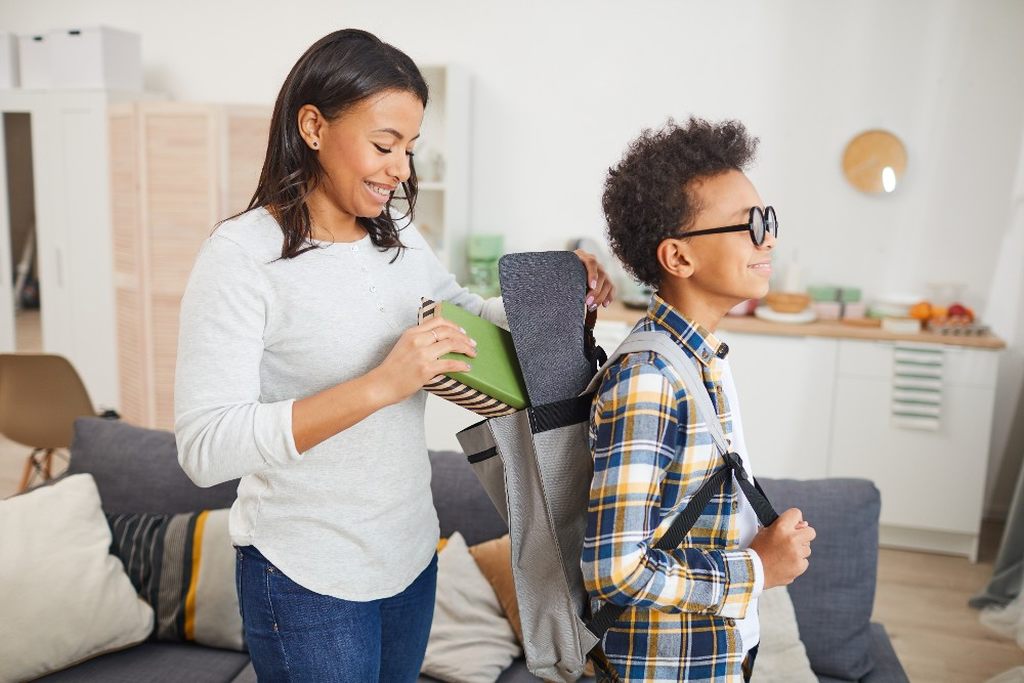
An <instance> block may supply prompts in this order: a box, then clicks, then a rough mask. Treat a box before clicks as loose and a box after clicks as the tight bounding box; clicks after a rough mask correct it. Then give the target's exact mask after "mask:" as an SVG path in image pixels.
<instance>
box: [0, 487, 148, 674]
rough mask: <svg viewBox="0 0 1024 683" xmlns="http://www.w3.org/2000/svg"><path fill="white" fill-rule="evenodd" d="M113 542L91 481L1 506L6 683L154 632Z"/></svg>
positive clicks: (0, 658) (1, 645)
mask: <svg viewBox="0 0 1024 683" xmlns="http://www.w3.org/2000/svg"><path fill="white" fill-rule="evenodd" d="M110 540H111V536H110V527H108V526H107V520H106V518H105V517H104V516H103V510H102V509H101V507H100V494H99V491H97V490H96V482H95V481H93V478H92V475H88V474H78V475H74V476H71V477H68V478H66V479H64V480H63V481H60V482H57V483H56V484H54V485H52V486H45V487H42V488H40V489H38V490H36V491H32V492H31V493H26V494H25V495H22V496H17V497H14V498H10V499H8V500H4V501H0V605H2V608H0V611H2V618H0V662H3V664H2V666H0V680H2V681H20V680H25V679H29V678H35V677H37V676H42V675H43V674H46V673H50V672H52V671H57V670H59V669H63V668H65V667H68V666H70V665H72V664H76V663H78V662H82V661H84V660H86V659H89V658H91V657H95V656H96V655H99V654H102V653H104V652H110V651H113V650H119V649H122V648H125V647H128V646H130V645H134V644H136V643H140V642H142V641H144V640H145V639H146V638H147V637H148V636H149V634H150V633H151V632H152V631H153V610H152V609H151V608H150V606H149V605H147V604H146V603H145V602H143V601H142V600H141V599H140V598H139V597H138V595H136V593H135V589H134V588H133V587H132V584H131V582H130V581H129V580H128V576H127V574H125V571H124V565H122V564H121V561H120V560H118V559H117V558H116V557H114V556H113V555H111V554H110Z"/></svg>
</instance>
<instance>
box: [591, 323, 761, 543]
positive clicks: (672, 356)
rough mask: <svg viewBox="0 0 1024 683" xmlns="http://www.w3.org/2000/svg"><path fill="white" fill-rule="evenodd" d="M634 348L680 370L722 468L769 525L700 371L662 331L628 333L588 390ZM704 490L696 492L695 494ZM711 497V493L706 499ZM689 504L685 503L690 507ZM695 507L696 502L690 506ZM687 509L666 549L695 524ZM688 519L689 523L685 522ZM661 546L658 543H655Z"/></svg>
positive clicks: (670, 534)
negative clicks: (724, 429)
mask: <svg viewBox="0 0 1024 683" xmlns="http://www.w3.org/2000/svg"><path fill="white" fill-rule="evenodd" d="M636 351H653V352H654V353H656V354H658V355H659V356H661V357H662V358H664V359H665V360H667V361H668V362H669V363H670V364H671V365H672V367H673V368H674V369H675V370H676V372H677V373H679V376H680V378H681V379H682V381H683V386H684V387H685V388H686V391H687V395H688V396H689V397H690V399H691V400H692V401H693V402H694V404H695V405H696V407H697V410H698V412H699V414H700V416H701V419H702V420H703V421H704V423H705V424H706V425H707V429H708V432H709V433H710V434H711V438H712V439H713V440H714V442H715V446H716V447H717V448H718V451H719V453H720V454H721V455H722V457H723V458H724V459H725V463H726V468H725V469H724V470H723V471H729V472H733V473H735V474H736V480H737V482H738V483H739V485H740V489H741V490H742V491H743V493H744V495H746V497H747V500H748V501H750V504H751V507H753V508H754V512H756V513H757V517H758V519H759V520H760V521H761V524H763V525H764V526H769V525H770V524H771V523H772V522H774V521H775V519H776V518H777V517H778V514H777V513H776V512H775V510H774V508H773V507H772V505H771V503H770V502H769V501H768V499H767V497H766V496H765V495H764V493H763V492H762V491H761V487H760V486H758V485H757V484H756V482H751V481H750V477H749V476H748V475H747V471H746V470H745V469H744V467H743V462H742V460H740V457H739V455H738V454H736V453H735V452H733V451H732V450H731V448H730V445H731V444H730V443H729V441H728V439H726V437H725V432H723V431H722V423H721V422H720V421H719V419H718V412H717V411H716V410H715V406H714V404H712V403H711V396H709V395H708V392H707V390H706V389H705V387H704V380H703V379H701V376H700V373H699V372H698V370H697V366H696V364H695V361H694V360H693V359H691V358H690V357H689V356H687V355H686V353H685V352H684V351H683V350H682V349H681V348H679V346H678V345H677V344H676V343H675V342H674V341H672V339H670V338H669V337H668V336H667V335H665V334H662V333H661V332H654V331H651V332H633V333H632V334H630V335H629V336H628V337H627V338H626V340H625V341H623V342H622V344H620V345H619V347H618V348H617V349H615V351H614V352H613V353H612V354H611V356H609V358H608V361H607V362H606V363H604V365H602V366H601V369H600V370H599V371H598V373H597V375H595V377H594V378H593V380H591V382H590V386H588V387H587V391H595V390H596V389H597V386H598V385H599V383H600V382H601V379H602V378H603V376H604V372H605V370H607V369H608V367H609V366H610V365H611V364H612V363H613V362H614V361H615V360H617V359H618V358H620V357H621V356H623V355H625V354H627V353H632V352H636ZM723 482H724V478H723V480H722V481H717V480H716V481H715V485H716V488H719V489H720V488H721V484H722V483H723ZM711 484H712V482H711V481H710V480H709V481H708V482H707V483H706V484H705V486H704V488H705V489H711V488H712V486H711ZM700 493H704V491H703V490H702V491H699V492H698V494H700ZM709 497H710V492H709V495H708V498H709ZM699 502H700V500H699V498H698V496H697V495H695V496H694V499H693V500H691V503H693V504H696V503H699ZM706 505H707V500H705V501H704V505H701V506H700V508H699V509H698V510H696V512H697V514H698V516H699V513H700V512H701V511H703V508H704V506H706ZM690 507H691V505H688V506H687V509H689V508H690ZM692 507H695V508H696V505H692ZM686 512H687V510H684V511H683V513H680V515H679V517H677V518H676V521H675V523H673V525H672V527H671V528H670V529H669V530H668V532H666V533H665V535H664V536H663V537H662V539H661V540H662V541H665V542H666V545H665V546H664V547H665V548H674V547H676V546H678V545H679V544H680V543H681V542H682V540H683V538H684V537H685V536H686V534H687V533H689V531H690V528H691V527H692V526H693V525H694V524H695V523H696V521H697V518H696V517H694V518H693V520H692V521H689V518H690V517H691V516H692V515H689V514H685V513H686ZM687 521H689V524H688V525H686V526H683V525H684V524H686V522H687ZM658 545H659V547H662V545H661V543H659V544H658Z"/></svg>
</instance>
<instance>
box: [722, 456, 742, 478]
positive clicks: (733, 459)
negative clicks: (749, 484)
mask: <svg viewBox="0 0 1024 683" xmlns="http://www.w3.org/2000/svg"><path fill="white" fill-rule="evenodd" d="M722 459H723V460H725V466H726V467H728V468H729V469H731V470H732V471H733V473H734V474H735V475H736V478H737V479H743V480H746V478H747V471H746V470H745V469H743V461H742V460H740V456H739V453H734V452H733V451H728V452H726V453H725V454H724V455H723V456H722Z"/></svg>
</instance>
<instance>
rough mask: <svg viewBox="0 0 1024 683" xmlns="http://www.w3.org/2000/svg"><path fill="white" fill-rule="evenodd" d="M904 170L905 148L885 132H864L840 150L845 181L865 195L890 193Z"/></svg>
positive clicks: (905, 166)
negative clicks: (843, 149) (841, 151)
mask: <svg viewBox="0 0 1024 683" xmlns="http://www.w3.org/2000/svg"><path fill="white" fill-rule="evenodd" d="M906 170H907V150H906V148H905V147H904V146H903V143H902V142H900V139H899V138H898V137H896V136H895V135H893V134H892V133H890V132H889V131H885V130H869V131H865V132H863V133H861V134H860V135H858V136H857V137H855V138H854V139H852V140H850V144H848V145H846V151H845V152H844V153H843V173H844V174H845V175H846V180H847V181H849V183H850V184H851V185H853V186H854V187H855V188H857V189H858V190H860V191H861V192H867V193H868V194H885V193H888V192H893V191H894V190H895V189H896V186H897V185H898V184H899V182H900V179H901V178H903V173H904V172H905V171H906Z"/></svg>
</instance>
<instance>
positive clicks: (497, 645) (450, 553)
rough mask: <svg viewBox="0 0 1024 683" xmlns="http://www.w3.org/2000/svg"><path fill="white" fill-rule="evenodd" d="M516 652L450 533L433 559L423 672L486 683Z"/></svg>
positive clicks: (479, 577) (460, 543) (493, 598)
mask: <svg viewBox="0 0 1024 683" xmlns="http://www.w3.org/2000/svg"><path fill="white" fill-rule="evenodd" d="M520 654H522V649H521V648H520V647H519V643H518V642H517V641H516V634H515V633H514V632H513V631H512V627H511V626H510V625H509V623H508V620H507V619H506V618H505V616H504V615H503V613H502V611H501V605H500V604H499V603H498V596H497V595H495V594H494V589H493V588H491V584H490V583H489V582H488V581H487V579H486V577H484V575H483V573H482V572H481V571H480V568H479V567H478V566H477V564H476V560H474V559H473V556H472V555H470V554H469V549H468V548H467V547H466V541H465V539H463V538H462V535H461V534H459V533H454V534H452V536H451V538H449V539H448V543H447V544H446V545H445V546H444V548H443V549H442V550H441V553H440V555H439V556H438V559H437V598H436V601H435V603H434V623H433V625H432V626H431V628H430V640H429V641H428V642H427V654H426V658H425V659H424V660H423V673H425V674H426V675H428V676H433V677H434V678H437V679H440V680H442V681H452V682H453V683H492V682H493V681H496V680H497V679H498V676H500V675H501V672H502V671H504V670H505V669H506V668H508V665H509V664H511V663H512V660H513V659H515V658H516V657H518V656H519V655H520Z"/></svg>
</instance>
